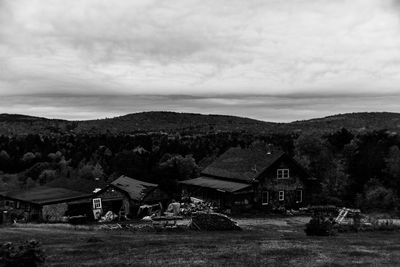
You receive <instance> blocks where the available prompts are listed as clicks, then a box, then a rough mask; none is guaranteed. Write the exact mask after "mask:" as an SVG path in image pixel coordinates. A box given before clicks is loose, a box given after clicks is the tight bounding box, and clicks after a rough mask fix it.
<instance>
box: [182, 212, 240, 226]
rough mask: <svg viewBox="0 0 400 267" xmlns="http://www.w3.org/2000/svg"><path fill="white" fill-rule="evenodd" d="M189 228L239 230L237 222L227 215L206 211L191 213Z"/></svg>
mask: <svg viewBox="0 0 400 267" xmlns="http://www.w3.org/2000/svg"><path fill="white" fill-rule="evenodd" d="M189 228H190V229H193V230H206V231H225V230H241V228H240V227H239V226H238V224H237V223H236V222H235V221H232V219H231V218H229V217H228V216H226V215H223V214H220V213H208V212H196V213H193V214H192V221H191V223H190V225H189Z"/></svg>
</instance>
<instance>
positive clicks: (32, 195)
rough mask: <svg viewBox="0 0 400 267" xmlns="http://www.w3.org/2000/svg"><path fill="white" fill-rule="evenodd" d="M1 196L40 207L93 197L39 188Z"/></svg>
mask: <svg viewBox="0 0 400 267" xmlns="http://www.w3.org/2000/svg"><path fill="white" fill-rule="evenodd" d="M0 195H1V196H3V197H6V198H10V199H15V200H20V201H25V202H30V203H34V204H38V205H46V204H53V203H62V202H69V201H73V200H77V199H81V198H86V197H90V196H91V195H89V194H85V193H82V192H78V191H72V190H69V189H65V188H58V187H47V186H39V187H34V188H32V189H29V190H24V191H13V192H3V193H0Z"/></svg>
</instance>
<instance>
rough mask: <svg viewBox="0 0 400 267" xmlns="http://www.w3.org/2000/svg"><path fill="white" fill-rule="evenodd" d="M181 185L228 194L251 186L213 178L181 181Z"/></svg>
mask: <svg viewBox="0 0 400 267" xmlns="http://www.w3.org/2000/svg"><path fill="white" fill-rule="evenodd" d="M181 184H186V185H193V186H199V187H206V188H212V189H217V190H222V191H225V192H230V193H233V192H236V191H239V190H242V189H245V188H247V187H250V186H251V184H246V183H238V182H231V181H224V180H219V179H214V178H210V177H198V178H195V179H191V180H186V181H182V182H181Z"/></svg>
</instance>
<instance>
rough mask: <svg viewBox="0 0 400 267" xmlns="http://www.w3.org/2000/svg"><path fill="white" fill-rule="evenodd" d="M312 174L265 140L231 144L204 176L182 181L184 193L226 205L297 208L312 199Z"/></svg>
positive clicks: (205, 170) (230, 206) (222, 206)
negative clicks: (254, 142) (231, 146)
mask: <svg viewBox="0 0 400 267" xmlns="http://www.w3.org/2000/svg"><path fill="white" fill-rule="evenodd" d="M313 180H314V179H313V178H312V177H311V176H310V175H309V174H308V173H307V172H306V171H305V170H304V168H302V167H301V166H300V165H299V164H298V163H297V162H296V161H295V160H294V159H292V158H291V157H289V156H288V155H287V154H285V153H284V152H282V151H276V150H275V151H273V150H271V149H269V148H268V147H266V146H265V145H263V144H254V145H252V146H250V147H248V148H240V147H235V148H231V149H229V150H228V151H226V152H225V153H224V154H222V155H221V156H220V157H219V158H217V159H216V160H215V161H214V162H213V163H212V164H211V165H209V166H208V167H206V168H205V169H204V170H203V171H202V173H201V176H200V177H198V178H195V179H191V180H186V181H183V182H181V185H182V194H183V195H189V196H193V197H198V198H201V199H204V200H207V201H211V202H213V203H214V204H216V205H218V206H220V207H221V208H224V209H231V210H232V211H233V212H235V211H244V210H248V209H252V208H258V209H263V210H270V209H277V208H298V207H300V206H303V205H304V204H305V203H306V202H307V201H308V199H309V195H310V191H311V190H312V183H313Z"/></svg>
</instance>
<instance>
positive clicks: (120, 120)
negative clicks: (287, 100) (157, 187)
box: [0, 112, 400, 135]
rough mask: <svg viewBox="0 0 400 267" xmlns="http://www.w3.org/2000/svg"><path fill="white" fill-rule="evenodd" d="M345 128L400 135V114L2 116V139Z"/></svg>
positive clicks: (301, 130)
mask: <svg viewBox="0 0 400 267" xmlns="http://www.w3.org/2000/svg"><path fill="white" fill-rule="evenodd" d="M342 127H344V128H346V129H348V130H351V131H363V130H379V129H387V130H391V131H399V130H400V113H388V112H371V113H366V112H365V113H347V114H338V115H334V116H328V117H325V118H317V119H311V120H303V121H295V122H291V123H273V122H264V121H259V120H254V119H249V118H242V117H235V116H224V115H202V114H192V113H177V112H141V113H134V114H128V115H125V116H120V117H115V118H110V119H99V120H87V121H67V120H58V119H46V118H40V117H32V116H26V115H18V114H0V134H2V135H25V134H32V133H42V134H63V133H68V132H71V133H93V134H96V133H106V132H110V133H127V134H130V133H140V132H160V131H163V132H168V133H175V132H180V133H187V134H202V133H207V132H218V131H230V132H242V131H244V132H249V133H257V134H267V133H291V132H321V133H322V132H332V131H337V130H339V129H341V128H342Z"/></svg>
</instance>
